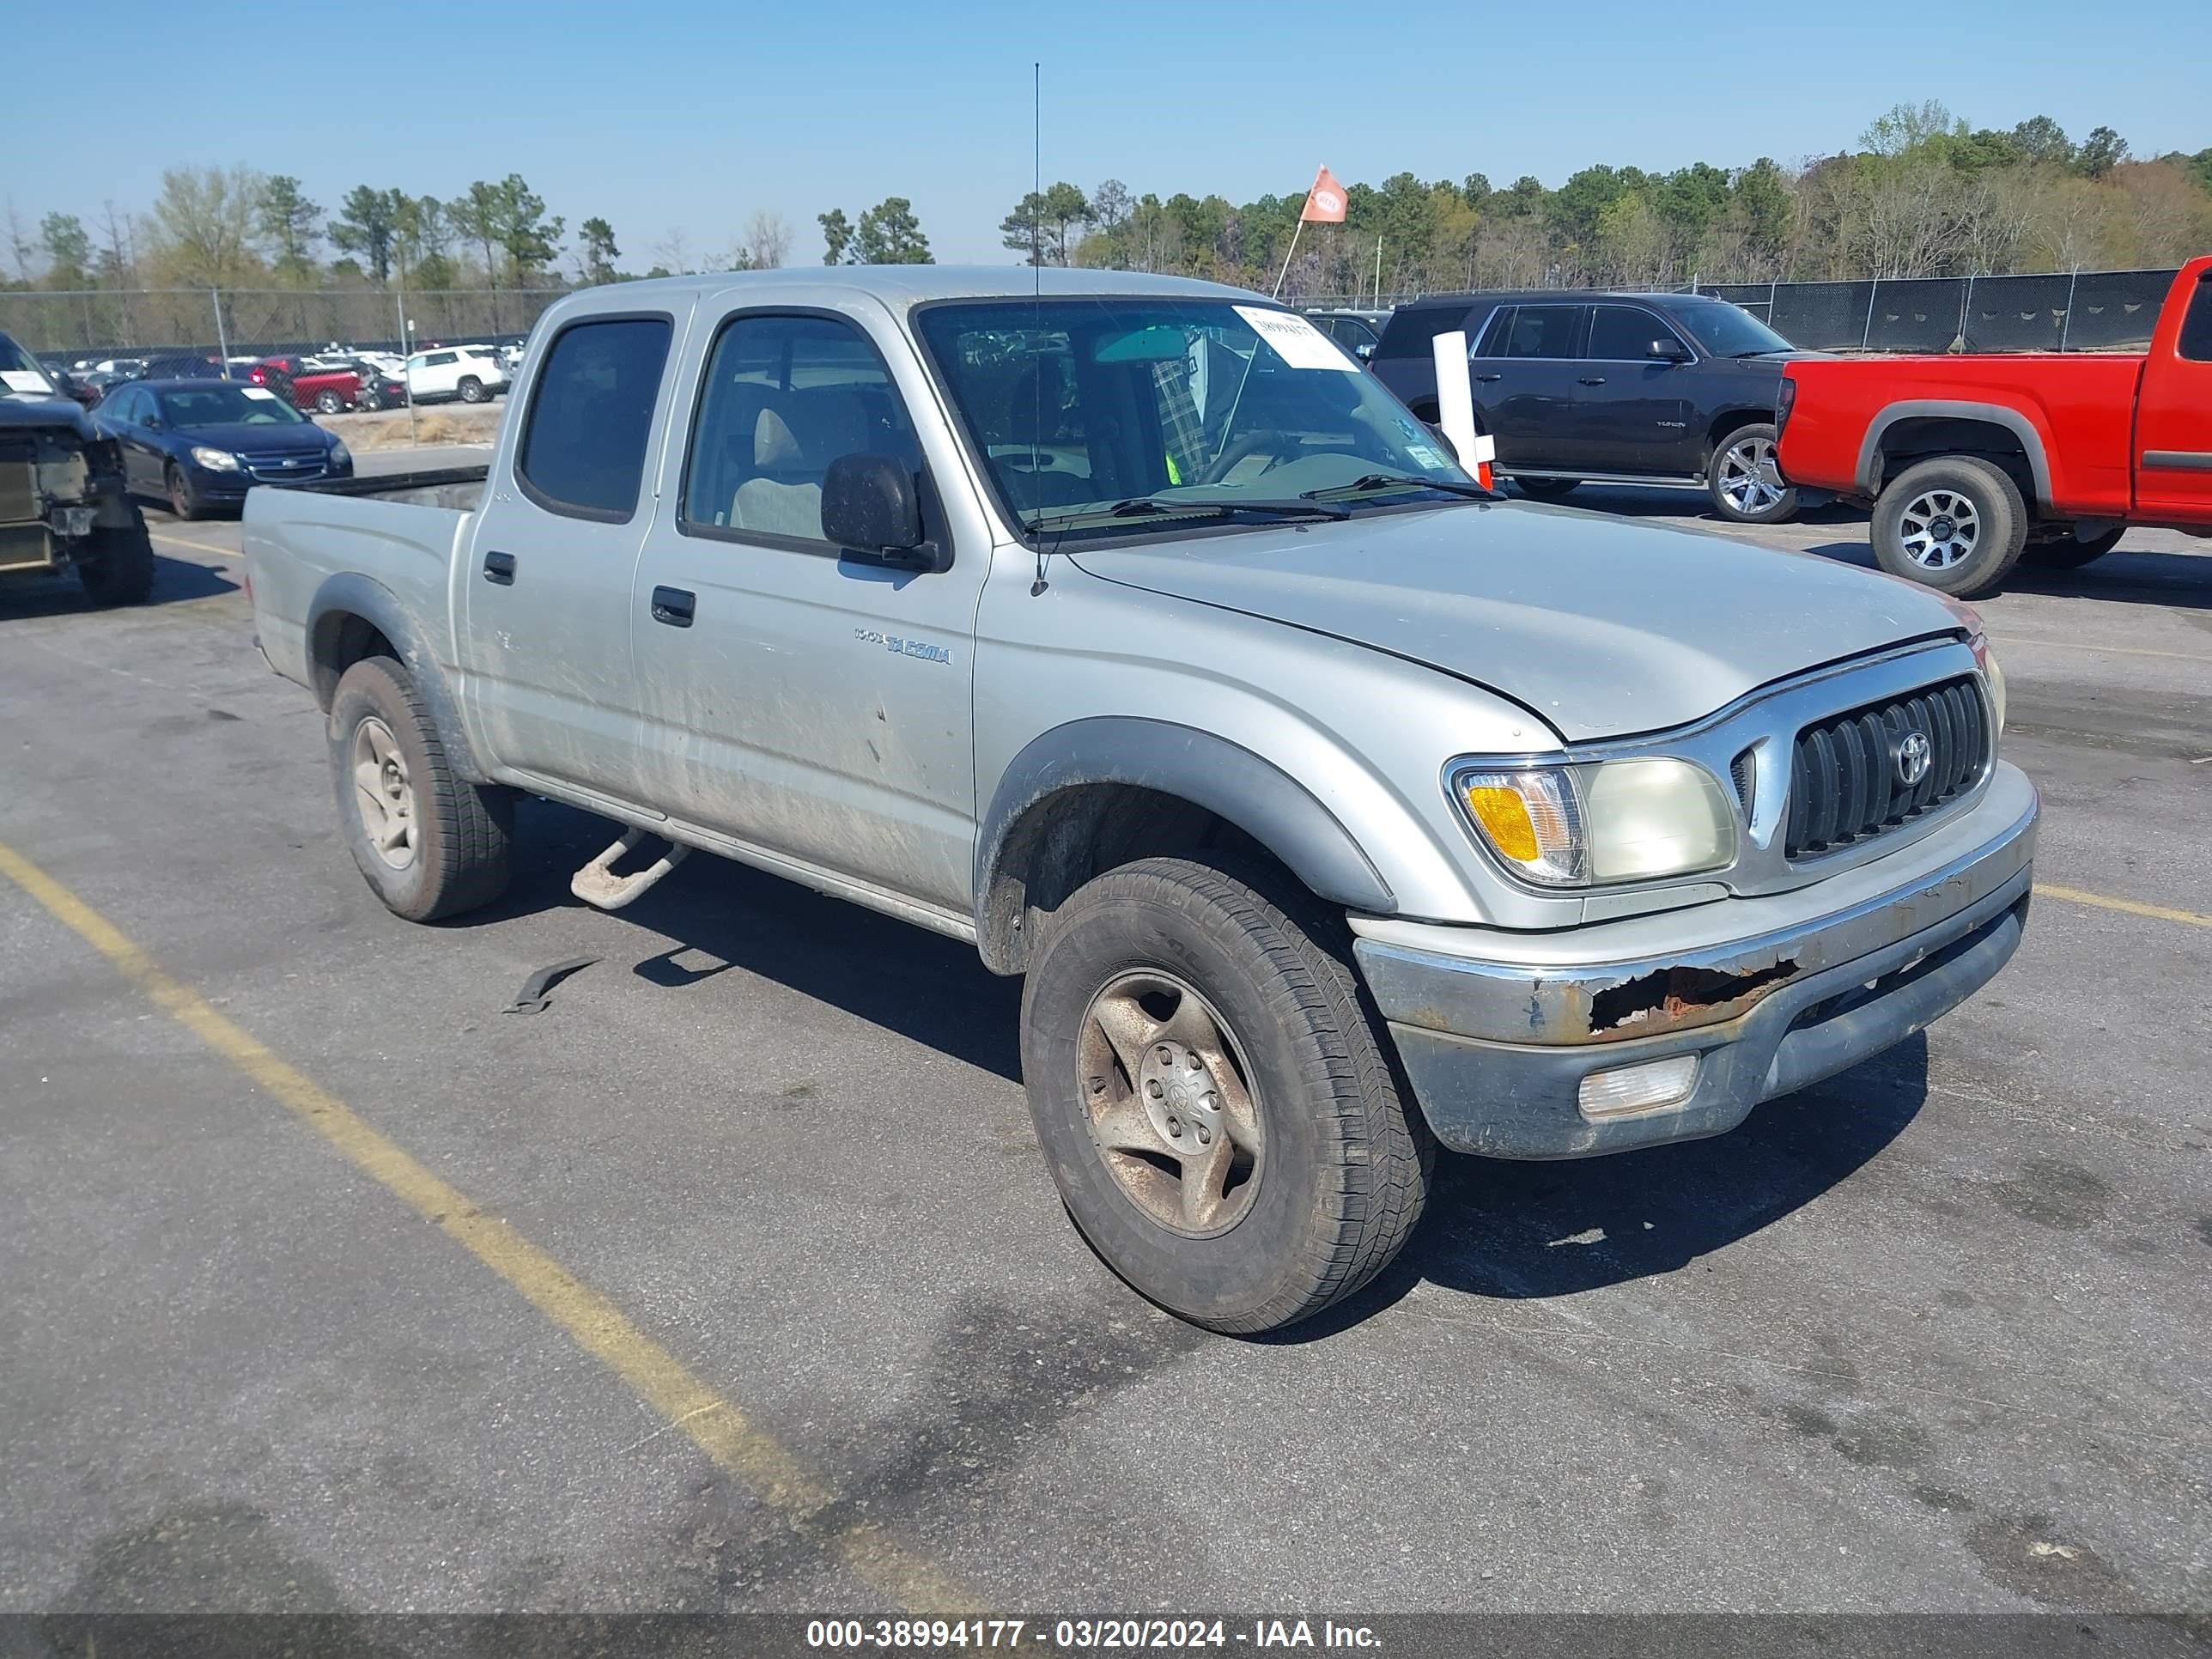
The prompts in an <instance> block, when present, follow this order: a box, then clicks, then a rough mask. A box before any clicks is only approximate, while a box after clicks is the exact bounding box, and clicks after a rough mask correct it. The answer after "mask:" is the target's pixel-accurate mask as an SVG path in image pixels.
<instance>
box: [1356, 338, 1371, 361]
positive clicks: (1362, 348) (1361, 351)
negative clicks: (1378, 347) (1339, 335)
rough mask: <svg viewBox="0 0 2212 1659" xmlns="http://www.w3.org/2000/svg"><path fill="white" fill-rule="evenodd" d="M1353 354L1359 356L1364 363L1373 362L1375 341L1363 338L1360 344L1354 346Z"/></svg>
mask: <svg viewBox="0 0 2212 1659" xmlns="http://www.w3.org/2000/svg"><path fill="white" fill-rule="evenodd" d="M1352 356H1355V357H1357V358H1358V359H1359V361H1360V362H1363V363H1364V362H1371V361H1372V360H1373V358H1374V356H1375V342H1374V341H1372V340H1362V341H1361V342H1360V343H1358V345H1356V346H1354V347H1352Z"/></svg>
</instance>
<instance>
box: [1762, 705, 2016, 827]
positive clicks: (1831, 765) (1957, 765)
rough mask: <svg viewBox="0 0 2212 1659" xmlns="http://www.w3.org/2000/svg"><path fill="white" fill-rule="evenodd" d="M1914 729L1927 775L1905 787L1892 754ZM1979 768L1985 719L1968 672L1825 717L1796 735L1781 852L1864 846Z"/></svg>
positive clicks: (1968, 781) (1974, 777)
mask: <svg viewBox="0 0 2212 1659" xmlns="http://www.w3.org/2000/svg"><path fill="white" fill-rule="evenodd" d="M1916 732H1917V733H1918V734H1920V735H1921V736H1923V737H1924V738H1926V739H1927V742H1928V769H1927V770H1926V772H1924V773H1923V775H1921V776H1920V777H1919V779H1918V780H1917V781H1915V782H1912V783H1911V784H1908V783H1906V782H1905V780H1904V776H1903V775H1902V773H1901V770H1900V766H1899V754H1900V751H1901V750H1902V748H1903V747H1904V746H1905V743H1906V740H1907V738H1909V737H1910V735H1911V734H1912V733H1916ZM1913 746H1914V747H1916V748H1917V745H1913ZM1989 763H1990V725H1989V717H1988V714H1987V712H1986V711H1985V710H1984V708H1983V704H1982V696H1981V692H1980V691H1979V690H1978V689H1977V688H1976V686H1975V684H1974V681H1973V678H1972V676H1971V675H1966V676H1961V677H1960V678H1958V679H1954V680H1946V681H1945V682H1943V684H1941V685H1930V686H1923V688H1922V689H1921V690H1917V691H1913V692H1909V693H1907V694H1906V695H1905V696H1901V697H1892V698H1890V699H1888V700H1887V701H1886V702H1874V703H1869V704H1867V705H1866V706H1865V707H1864V708H1854V709H1851V710H1850V711H1849V712H1848V713H1845V714H1832V715H1830V716H1829V717H1828V718H1827V719H1826V720H1820V721H1818V722H1816V723H1814V725H1811V726H1807V727H1805V728H1804V729H1803V730H1802V731H1801V732H1798V734H1797V740H1796V744H1795V747H1794V750H1793V752H1792V754H1791V756H1790V824H1789V828H1788V829H1787V831H1786V832H1785V834H1784V837H1783V850H1784V854H1785V855H1786V856H1788V857H1790V858H1792V859H1798V858H1811V857H1817V856H1819V855H1820V854H1823V853H1832V852H1835V851H1837V850H1838V849H1839V848H1845V847H1850V846H1854V845H1857V843H1859V842H1865V841H1869V840H1871V839H1873V838H1874V837H1875V836H1880V835H1882V834H1883V833H1885V832H1886V831H1888V830H1891V829H1896V828H1897V827H1898V826H1899V824H1902V823H1910V822H1911V820H1912V819H1914V818H1917V817H1921V816H1922V815H1923V814H1924V813H1928V812H1930V811H1934V810H1935V809H1936V808H1937V807H1939V806H1941V805H1943V804H1944V803H1945V802H1946V801H1950V800H1955V799H1958V798H1959V797H1960V795H1962V794H1964V793H1966V791H1967V790H1969V789H1971V788H1972V787H1973V786H1974V785H1975V784H1976V783H1977V782H1978V781H1980V779H1981V776H1982V774H1983V773H1984V771H1986V770H1987V769H1988V768H1989Z"/></svg>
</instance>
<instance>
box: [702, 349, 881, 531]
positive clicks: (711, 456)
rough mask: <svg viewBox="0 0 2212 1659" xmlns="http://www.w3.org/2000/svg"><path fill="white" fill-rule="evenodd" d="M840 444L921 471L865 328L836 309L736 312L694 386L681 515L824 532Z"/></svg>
mask: <svg viewBox="0 0 2212 1659" xmlns="http://www.w3.org/2000/svg"><path fill="white" fill-rule="evenodd" d="M847 455H888V456H890V457H891V458H892V459H895V460H896V461H897V462H899V463H900V465H902V466H904V467H905V468H906V470H907V471H908V472H910V473H914V474H917V475H918V474H919V473H920V472H921V443H920V441H918V440H917V439H916V438H915V431H914V423H913V422H911V421H910V420H908V418H907V411H906V404H904V402H903V401H902V400H901V398H900V397H899V395H898V391H897V389H896V387H895V386H892V385H891V377H890V370H889V369H888V368H885V367H884V360H883V358H882V357H881V356H878V354H877V351H876V349H875V347H874V346H873V345H872V344H871V343H869V341H868V339H867V337H866V335H864V334H862V333H861V332H860V330H859V329H858V328H856V327H854V325H852V324H851V323H848V322H846V321H844V320H843V319H840V318H836V317H813V316H805V317H802V316H791V315H774V314H755V315H751V316H738V317H734V318H732V319H731V320H730V321H729V322H728V323H727V324H726V325H725V326H724V327H723V330H722V332H721V335H720V337H719V338H718V339H717V340H716V341H715V342H714V353H713V355H712V356H710V357H709V359H708V364H707V376H706V380H705V381H704V383H703V384H702V387H701V391H700V394H699V415H698V419H697V422H696V425H695V426H694V428H693V431H692V440H691V462H690V467H689V468H688V469H687V470H686V472H685V476H684V512H683V519H684V523H686V524H688V525H691V526H702V527H705V528H707V529H708V530H726V531H732V532H738V533H740V534H743V535H745V536H748V537H756V536H757V537H764V538H770V539H776V538H782V539H787V540H793V541H801V542H821V541H822V483H823V478H824V477H827V476H828V474H829V464H830V463H831V462H832V461H835V460H838V459H842V457H844V456H847ZM825 545H826V544H825Z"/></svg>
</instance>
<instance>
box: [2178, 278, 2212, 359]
mask: <svg viewBox="0 0 2212 1659" xmlns="http://www.w3.org/2000/svg"><path fill="white" fill-rule="evenodd" d="M2181 355H2182V356H2185V357H2186V358H2188V359H2189V361H2190V362H2192V363H2212V271H2208V272H2206V273H2205V274H2204V275H2203V276H2200V277H2198V278H2197V297H2196V298H2195V299H2193V300H2191V301H2190V302H2189V314H2188V315H2187V316H2186V317H2185V318H2183V319H2181Z"/></svg>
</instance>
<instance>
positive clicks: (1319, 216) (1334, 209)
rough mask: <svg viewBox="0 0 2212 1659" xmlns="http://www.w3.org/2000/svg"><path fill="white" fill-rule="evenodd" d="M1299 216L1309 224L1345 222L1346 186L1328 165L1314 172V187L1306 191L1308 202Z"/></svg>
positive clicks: (1338, 223)
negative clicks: (1337, 180) (1338, 181)
mask: <svg viewBox="0 0 2212 1659" xmlns="http://www.w3.org/2000/svg"><path fill="white" fill-rule="evenodd" d="M1298 217H1299V218H1300V219H1301V220H1303V221H1304V222H1306V223H1308V224H1315V225H1340V224H1342V223H1343V222H1344V186H1343V185H1340V184H1338V183H1337V182H1336V176H1335V175H1334V173H1331V172H1330V171H1329V170H1328V168H1327V167H1323V168H1322V170H1321V171H1320V172H1319V173H1316V174H1314V181H1313V188H1312V189H1311V190H1310V191H1307V192H1306V204H1305V206H1304V208H1303V209H1301V210H1299V213H1298Z"/></svg>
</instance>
